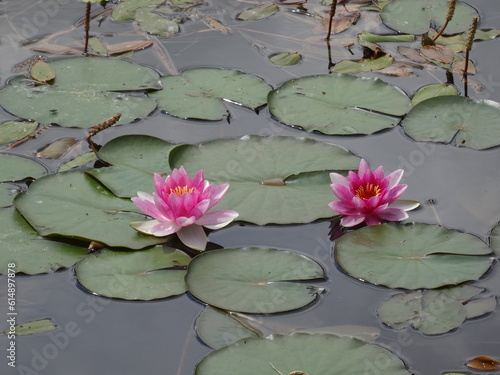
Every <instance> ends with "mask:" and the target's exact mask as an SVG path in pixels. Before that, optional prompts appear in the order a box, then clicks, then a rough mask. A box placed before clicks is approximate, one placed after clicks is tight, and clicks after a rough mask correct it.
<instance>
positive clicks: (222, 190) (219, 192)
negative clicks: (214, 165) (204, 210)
mask: <svg viewBox="0 0 500 375" xmlns="http://www.w3.org/2000/svg"><path fill="white" fill-rule="evenodd" d="M227 189H229V184H222V185H217V186H214V187H213V190H212V191H211V193H210V201H211V202H210V208H212V207H213V206H214V205H215V204H216V203H217V202H219V201H220V200H221V199H222V197H223V196H224V194H226V191H227Z"/></svg>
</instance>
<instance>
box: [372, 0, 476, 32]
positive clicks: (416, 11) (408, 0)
mask: <svg viewBox="0 0 500 375" xmlns="http://www.w3.org/2000/svg"><path fill="white" fill-rule="evenodd" d="M448 4H449V1H448V0H419V1H415V0H394V1H391V2H390V3H389V4H388V5H386V6H385V7H384V9H382V12H381V13H380V16H381V17H382V21H383V22H384V23H385V24H386V25H387V26H389V27H390V28H391V29H394V30H396V31H398V32H400V33H407V34H424V33H426V32H427V31H428V30H429V27H431V26H432V27H435V28H436V29H440V28H441V27H442V26H443V25H444V23H445V20H446V13H447V12H448ZM474 17H478V18H479V15H478V14H477V12H476V10H475V9H474V8H473V7H471V6H470V5H468V4H466V3H463V2H461V1H457V3H456V6H455V13H454V14H453V18H452V20H451V21H450V22H449V23H448V25H447V27H446V30H445V33H446V34H456V33H460V32H462V31H465V30H468V29H469V27H470V23H471V20H472V18H474Z"/></svg>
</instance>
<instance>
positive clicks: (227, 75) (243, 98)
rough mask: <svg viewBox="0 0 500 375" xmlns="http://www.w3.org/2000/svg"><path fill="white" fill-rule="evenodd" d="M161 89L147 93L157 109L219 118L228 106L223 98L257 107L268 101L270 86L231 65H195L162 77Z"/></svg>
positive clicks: (192, 115) (187, 115)
mask: <svg viewBox="0 0 500 375" xmlns="http://www.w3.org/2000/svg"><path fill="white" fill-rule="evenodd" d="M161 82H162V85H163V90H160V91H154V92H152V93H149V96H150V97H152V98H155V99H156V100H157V101H158V109H160V110H162V111H165V112H166V113H168V114H170V115H173V116H176V117H181V118H194V119H202V120H220V119H222V118H223V117H224V116H227V114H228V110H227V108H226V106H225V105H224V104H223V101H230V102H233V103H237V104H240V105H242V106H244V107H248V108H251V109H254V110H255V109H257V108H259V107H261V106H263V105H265V104H266V102H267V93H268V92H269V90H271V89H272V87H271V86H269V85H268V84H267V83H265V82H264V81H263V80H262V79H261V78H259V77H257V76H254V75H251V74H246V73H243V72H240V71H239V70H232V69H218V68H195V69H187V70H185V71H184V72H183V73H182V75H181V76H165V77H162V79H161Z"/></svg>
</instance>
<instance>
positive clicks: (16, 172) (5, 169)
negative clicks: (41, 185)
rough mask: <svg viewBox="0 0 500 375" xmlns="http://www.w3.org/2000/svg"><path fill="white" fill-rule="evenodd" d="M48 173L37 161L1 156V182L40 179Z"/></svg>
mask: <svg viewBox="0 0 500 375" xmlns="http://www.w3.org/2000/svg"><path fill="white" fill-rule="evenodd" d="M45 173H47V169H46V168H45V167H44V166H43V165H42V164H40V163H38V162H36V161H35V160H31V159H28V158H24V157H22V156H16V155H9V154H2V155H0V180H1V182H4V181H19V180H23V179H25V178H27V177H31V178H38V177H41V176H42V175H44V174H45Z"/></svg>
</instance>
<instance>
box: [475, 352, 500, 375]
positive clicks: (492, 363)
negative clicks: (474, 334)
mask: <svg viewBox="0 0 500 375" xmlns="http://www.w3.org/2000/svg"><path fill="white" fill-rule="evenodd" d="M467 367H470V368H473V369H475V370H485V371H488V370H489V371H496V370H500V361H498V360H496V359H494V358H490V357H487V356H485V355H480V356H479V357H474V358H472V359H471V360H469V361H468V362H467Z"/></svg>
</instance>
